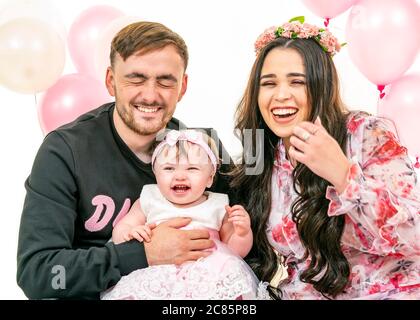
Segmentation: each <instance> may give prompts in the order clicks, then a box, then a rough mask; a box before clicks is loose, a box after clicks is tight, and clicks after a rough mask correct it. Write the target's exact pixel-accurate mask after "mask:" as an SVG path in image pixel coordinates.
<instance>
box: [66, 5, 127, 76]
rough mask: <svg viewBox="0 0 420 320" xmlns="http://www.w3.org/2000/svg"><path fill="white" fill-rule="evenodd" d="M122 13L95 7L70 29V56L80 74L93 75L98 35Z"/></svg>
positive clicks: (109, 8)
mask: <svg viewBox="0 0 420 320" xmlns="http://www.w3.org/2000/svg"><path fill="white" fill-rule="evenodd" d="M122 15H123V13H122V12H121V11H120V10H117V9H115V8H113V7H110V6H95V7H91V8H89V9H87V10H85V11H83V12H82V13H81V14H80V15H79V16H78V17H77V18H76V20H75V21H74V22H73V24H72V25H71V27H70V31H69V36H68V46H69V51H70V56H71V58H72V60H73V63H74V65H75V67H76V69H77V70H78V71H79V72H80V73H87V74H90V75H94V74H95V67H94V61H93V57H94V50H95V46H96V42H97V41H98V38H99V35H100V33H101V32H102V30H103V29H104V28H106V26H107V25H108V24H109V23H110V22H111V21H113V20H114V19H116V18H118V17H120V16H122Z"/></svg>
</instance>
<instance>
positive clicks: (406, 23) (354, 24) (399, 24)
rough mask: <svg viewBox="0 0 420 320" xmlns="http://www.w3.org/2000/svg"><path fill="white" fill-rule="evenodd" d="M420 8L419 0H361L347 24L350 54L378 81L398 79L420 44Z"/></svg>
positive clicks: (413, 58) (382, 82) (380, 83)
mask: <svg viewBox="0 0 420 320" xmlns="http://www.w3.org/2000/svg"><path fill="white" fill-rule="evenodd" d="M419 30H420V8H419V5H418V4H417V3H416V1H415V0H360V1H359V2H358V3H357V5H355V6H354V7H353V8H352V9H351V11H350V15H349V18H348V20H347V25H346V38H347V43H348V50H349V54H350V58H351V59H352V60H353V62H354V64H355V65H356V66H357V67H358V69H359V70H360V71H361V72H362V73H363V74H364V75H365V76H366V78H368V79H369V81H371V82H373V83H375V84H377V85H387V84H389V83H391V82H393V81H395V80H396V79H398V78H399V77H400V76H401V75H402V74H404V72H406V71H407V70H408V68H409V67H410V66H411V65H412V63H413V62H414V60H415V58H416V55H417V52H418V50H419V47H420V32H419Z"/></svg>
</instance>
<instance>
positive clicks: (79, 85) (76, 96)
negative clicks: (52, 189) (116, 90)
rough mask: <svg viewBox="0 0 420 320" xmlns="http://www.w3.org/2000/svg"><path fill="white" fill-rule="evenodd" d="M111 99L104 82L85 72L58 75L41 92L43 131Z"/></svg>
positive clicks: (50, 129)
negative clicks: (53, 82)
mask: <svg viewBox="0 0 420 320" xmlns="http://www.w3.org/2000/svg"><path fill="white" fill-rule="evenodd" d="M110 101H112V98H111V97H110V96H109V94H108V91H107V90H106V88H105V85H103V84H101V83H100V82H99V81H97V80H96V79H94V78H92V77H90V76H88V75H84V74H77V73H76V74H69V75H65V76H63V77H61V78H60V79H59V80H58V81H57V82H56V83H55V84H54V85H53V86H52V87H51V88H49V89H48V90H47V91H46V92H45V95H44V96H43V98H42V100H41V103H40V104H39V108H38V118H39V122H40V125H41V128H42V131H43V132H44V133H45V134H47V133H48V132H50V131H52V130H54V129H56V128H58V127H60V126H61V125H63V124H66V123H69V122H71V121H73V120H75V119H76V118H77V117H78V116H80V115H82V114H83V113H86V112H88V111H90V110H93V109H95V108H98V107H99V106H100V105H102V104H104V103H107V102H110Z"/></svg>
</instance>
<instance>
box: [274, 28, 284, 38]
mask: <svg viewBox="0 0 420 320" xmlns="http://www.w3.org/2000/svg"><path fill="white" fill-rule="evenodd" d="M283 31H284V29H283V28H282V27H279V28H278V29H277V30H276V32H275V34H276V37H281V35H282V33H283Z"/></svg>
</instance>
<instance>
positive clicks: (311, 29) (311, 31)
mask: <svg viewBox="0 0 420 320" xmlns="http://www.w3.org/2000/svg"><path fill="white" fill-rule="evenodd" d="M303 29H304V30H305V33H306V34H308V38H310V37H316V36H317V35H318V33H319V28H318V27H317V26H314V25H312V24H309V23H304V24H303Z"/></svg>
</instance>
